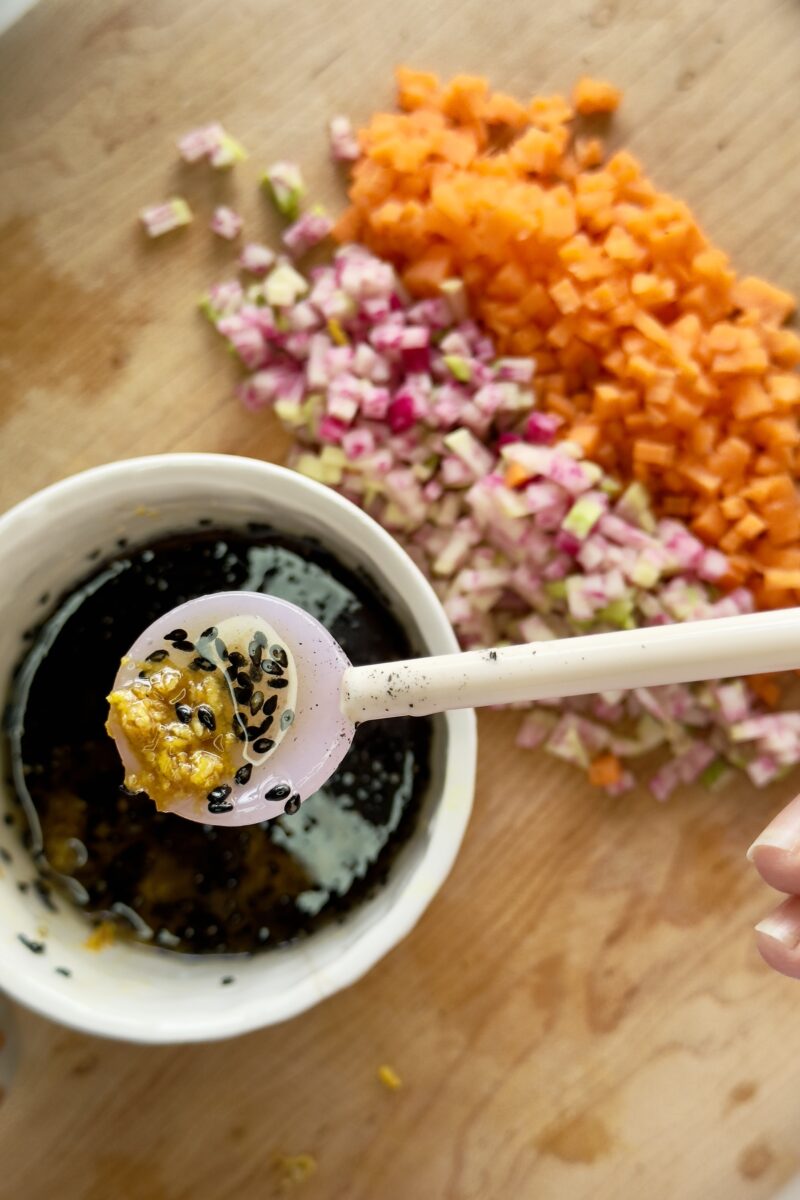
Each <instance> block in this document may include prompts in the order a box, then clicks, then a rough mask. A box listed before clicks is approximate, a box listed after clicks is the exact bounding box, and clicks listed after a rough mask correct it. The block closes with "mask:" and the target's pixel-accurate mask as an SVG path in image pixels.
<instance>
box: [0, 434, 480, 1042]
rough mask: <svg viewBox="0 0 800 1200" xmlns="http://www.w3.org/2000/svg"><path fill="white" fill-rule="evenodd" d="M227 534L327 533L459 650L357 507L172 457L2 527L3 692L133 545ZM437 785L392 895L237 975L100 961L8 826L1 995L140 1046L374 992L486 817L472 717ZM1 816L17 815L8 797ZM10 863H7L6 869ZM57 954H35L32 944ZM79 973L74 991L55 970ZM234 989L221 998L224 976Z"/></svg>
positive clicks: (453, 734)
mask: <svg viewBox="0 0 800 1200" xmlns="http://www.w3.org/2000/svg"><path fill="white" fill-rule="evenodd" d="M201 518H211V519H212V520H213V521H214V523H215V524H216V523H220V524H234V525H236V524H243V523H244V522H246V521H263V522H268V523H270V524H273V525H275V526H276V527H278V528H279V529H282V530H285V531H286V532H292V533H300V534H303V533H305V534H314V535H316V536H317V537H319V538H320V539H321V540H322V541H323V543H324V544H325V545H326V546H327V547H329V548H330V549H331V550H333V551H334V553H335V554H336V555H337V556H338V557H339V558H340V559H341V561H343V562H344V563H346V564H348V565H350V566H355V567H358V566H361V567H363V568H366V569H367V570H368V572H369V574H370V576H371V577H372V578H373V579H374V580H375V582H376V583H377V584H378V585H379V587H380V588H381V590H382V591H383V592H384V593H385V595H386V597H387V599H388V601H389V605H390V607H391V608H392V609H393V611H394V612H395V613H396V614H397V616H398V617H399V618H400V620H401V621H402V623H403V624H404V625H405V627H406V628H407V629H408V630H409V632H410V634H411V638H412V641H414V642H416V643H417V644H418V648H419V650H420V652H422V653H431V654H443V653H449V652H450V651H452V650H455V649H456V648H457V647H456V641H455V637H454V635H453V632H452V630H451V628H450V625H449V623H448V621H447V618H446V617H445V615H444V612H443V610H442V607H441V605H440V604H439V601H438V600H437V598H436V596H435V594H434V592H433V590H432V589H431V587H430V586H429V584H428V583H427V581H426V580H425V578H424V576H423V575H422V574H421V573H420V571H419V570H418V569H417V568H416V566H414V564H413V563H412V562H411V560H410V559H409V558H408V556H407V555H406V554H405V553H404V552H403V551H402V550H401V549H400V548H399V547H398V546H397V544H396V543H395V542H394V540H393V539H392V538H391V537H390V536H389V535H388V534H387V533H385V532H384V531H383V530H382V529H381V528H380V527H379V526H378V525H377V524H376V523H375V522H374V521H372V520H371V519H370V518H369V517H367V516H365V515H364V513H362V512H361V511H360V510H359V509H358V508H356V507H355V506H354V505H352V504H350V503H348V502H347V501H346V500H343V499H342V498H341V497H339V496H337V495H336V494H335V493H334V492H332V491H329V490H328V489H327V488H323V487H321V486H320V485H318V484H316V483H313V482H311V481H309V480H307V479H305V478H303V477H302V476H300V475H297V474H294V473H293V472H289V471H286V470H284V469H283V468H281V467H276V466H272V465H270V464H267V463H263V462H256V461H254V460H252V459H247V458H235V457H232V456H227V455H216V454H171V455H159V456H157V457H153V458H139V459H131V460H128V461H126V462H118V463H112V464H110V465H108V466H104V467H98V468H96V469H94V470H91V471H86V472H84V473H82V474H80V475H75V476H73V477H71V478H69V479H65V480H63V481H62V482H61V483H57V484H54V485H53V486H52V487H49V488H46V489H45V490H44V491H42V492H39V493H37V494H36V495H34V496H32V497H30V499H28V500H25V501H24V502H23V503H22V504H19V505H17V507H16V508H13V509H11V511H10V512H7V513H6V514H5V515H4V516H3V517H1V518H0V579H2V581H3V588H2V598H0V663H2V664H3V669H2V672H1V673H0V675H1V676H2V677H0V692H2V693H3V694H5V691H6V688H7V685H8V678H9V673H10V671H11V669H12V667H13V665H14V664H15V662H16V661H17V660H18V658H19V655H20V650H21V645H22V642H21V637H22V634H23V631H24V630H25V629H26V628H28V627H29V626H30V625H31V624H32V623H34V622H35V621H36V619H37V615H42V616H43V615H45V613H46V610H47V604H48V602H47V601H41V600H40V598H41V597H43V596H45V595H46V594H49V595H50V596H51V597H55V596H57V595H58V594H59V593H60V592H62V591H64V590H66V589H68V588H69V587H70V586H71V585H72V584H74V583H75V582H76V581H77V580H78V579H79V578H80V577H81V576H82V575H84V574H85V573H86V572H87V571H88V570H89V567H90V564H89V562H88V561H87V556H89V555H91V554H93V553H95V552H96V551H98V550H99V551H100V552H101V553H102V554H103V555H110V554H112V553H113V552H114V550H115V547H116V540H117V538H119V537H127V538H129V539H131V541H132V542H134V543H136V542H139V543H141V542H142V541H145V540H148V539H150V538H152V537H154V536H156V535H158V534H162V533H168V532H173V531H176V530H181V529H189V528H192V527H196V525H197V522H198V520H199V519H201ZM435 726H436V729H435V734H434V745H433V764H432V766H433V770H432V780H431V785H430V787H429V790H428V795H427V797H426V800H425V802H424V805H423V810H422V813H421V815H420V819H419V822H418V825H417V828H416V831H415V833H414V835H413V837H412V838H411V839H410V840H409V842H408V843H407V844H406V846H405V847H404V848H403V850H402V851H401V853H400V854H399V855H398V858H397V860H396V861H395V863H394V864H393V868H392V871H391V873H390V877H389V880H388V883H387V884H386V885H385V886H384V887H383V888H382V889H381V890H380V891H379V892H378V893H377V894H376V895H375V896H374V897H373V898H372V899H371V900H368V901H367V902H365V903H364V904H362V905H361V906H359V907H358V908H357V909H356V910H355V911H354V912H353V913H352V914H350V916H349V917H348V919H347V920H346V921H345V922H344V923H343V924H342V925H336V924H331V925H330V926H329V927H326V928H323V929H321V930H320V931H319V932H317V933H315V934H313V935H312V936H311V937H310V938H308V939H307V940H306V941H303V942H300V943H298V944H297V945H296V946H293V947H291V948H288V949H283V950H277V951H274V952H265V953H263V954H261V955H256V956H255V957H253V958H250V959H246V960H241V961H238V960H237V962H236V966H235V969H233V968H232V967H231V963H230V960H226V959H223V958H215V957H211V956H210V957H206V958H191V959H190V958H183V957H181V956H179V955H175V954H168V953H162V952H159V951H157V950H154V949H151V948H148V947H142V946H138V945H124V944H118V945H113V946H111V947H109V948H108V949H106V950H103V951H91V950H87V949H86V947H85V946H84V942H85V940H86V936H87V927H86V924H85V921H84V920H83V919H81V917H80V916H79V914H77V913H76V912H74V911H71V910H70V908H69V906H67V905H65V903H64V902H63V901H59V902H58V909H59V911H58V913H56V914H54V913H51V912H48V911H47V910H46V909H45V908H44V906H43V905H42V903H41V901H40V900H39V898H38V897H37V895H36V894H35V892H34V891H33V890H32V889H29V890H28V891H27V892H26V893H24V894H23V893H21V892H20V891H19V889H18V888H17V883H18V881H20V880H26V879H31V878H32V877H33V875H34V872H33V868H32V865H31V863H30V860H29V859H28V857H27V855H26V853H25V851H24V850H23V849H22V848H21V846H20V845H19V842H18V841H17V838H16V834H15V833H14V831H13V830H12V829H11V828H9V827H7V826H6V825H5V824H0V847H1V848H3V849H5V851H6V857H7V856H8V854H10V855H11V856H12V860H13V861H12V862H11V864H10V865H8V864H7V863H6V864H5V865H3V864H0V989H4V990H5V991H7V992H8V993H9V994H10V995H11V996H13V997H14V998H15V999H17V1000H19V1001H21V1002H22V1003H23V1004H26V1005H28V1006H29V1007H31V1008H33V1009H35V1010H37V1011H38V1012H40V1013H43V1014H44V1015H46V1016H48V1017H51V1018H52V1019H53V1020H55V1021H60V1022H62V1023H64V1024H66V1025H71V1026H74V1027H76V1028H78V1029H82V1030H85V1031H87V1032H89V1033H96V1034H101V1035H104V1036H107V1037H117V1038H124V1039H128V1040H130V1041H138V1042H190V1041H202V1040H206V1039H212V1038H222V1037H229V1036H232V1035H235V1034H240V1033H244V1032H246V1031H248V1030H251V1029H256V1028H258V1027H260V1026H263V1025H270V1024H273V1023H275V1022H277V1021H282V1020H285V1019H286V1018H288V1017H292V1016H295V1015H296V1014H297V1013H300V1012H302V1011H303V1010H304V1009H306V1008H309V1007H310V1006H311V1005H313V1004H316V1003H317V1002H318V1001H319V1000H323V999H324V998H325V997H326V996H330V995H332V994H333V993H334V992H337V991H339V990H340V989H341V988H343V987H346V986H347V985H348V984H351V983H353V982H354V981H355V980H357V979H359V978H360V976H362V975H363V974H364V973H365V971H367V970H369V968H370V967H372V966H373V965H374V964H375V963H376V962H377V961H378V960H379V959H380V958H382V957H383V955H384V954H386V953H388V951H389V950H391V949H392V947H393V946H396V945H397V943H398V942H399V941H401V939H402V938H403V937H405V935H406V934H407V933H408V932H409V930H410V929H412V928H413V926H414V925H415V924H416V922H417V921H418V920H419V918H420V916H421V915H422V913H423V912H424V911H425V909H426V908H427V906H428V904H429V903H430V902H431V900H432V899H433V897H434V895H435V894H436V892H437V891H438V889H439V888H440V887H441V885H442V883H443V882H444V880H445V879H446V877H447V874H448V872H449V870H450V868H451V866H452V864H453V860H454V859H455V856H456V853H457V851H458V848H459V845H460V843H461V838H462V836H463V833H464V829H465V827H466V824H467V819H468V817H469V812H470V808H471V805H472V795H473V787H474V775H475V757H476V732H475V718H474V713H472V712H467V711H464V712H454V713H450V714H448V715H447V716H446V717H440V718H437V719H436V721H435ZM3 788H4V790H3V791H2V794H1V795H0V809H7V808H8V806H9V795H8V789H7V786H6V785H3ZM0 857H3V856H2V855H0ZM18 934H24V935H25V936H27V937H28V938H31V939H33V940H34V941H42V942H44V944H45V950H44V952H43V953H41V954H34V953H32V952H31V951H30V950H29V949H28V948H26V947H25V946H24V945H23V944H22V943H21V942H20V940H19V938H18ZM57 967H62V968H67V970H68V971H70V972H71V974H70V975H69V976H68V977H67V976H64V975H61V974H59V973H57V971H56V968H57ZM227 973H232V974H234V975H235V983H234V984H233V985H231V986H228V987H221V986H220V979H221V977H222V976H223V975H225V974H227Z"/></svg>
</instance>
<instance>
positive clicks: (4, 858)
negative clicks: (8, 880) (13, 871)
mask: <svg viewBox="0 0 800 1200" xmlns="http://www.w3.org/2000/svg"><path fill="white" fill-rule="evenodd" d="M13 861H14V860H13V858H12V857H11V855H10V854H9V852H8V850H6V848H5V846H0V862H4V863H5V864H6V866H7V867H10V866H11V864H12V862H13Z"/></svg>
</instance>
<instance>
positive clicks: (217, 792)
mask: <svg viewBox="0 0 800 1200" xmlns="http://www.w3.org/2000/svg"><path fill="white" fill-rule="evenodd" d="M230 794H231V788H230V785H229V784H227V783H221V784H220V785H219V787H215V788H214V789H213V791H210V792H209V793H208V795H207V796H206V799H207V800H227V799H228V796H230Z"/></svg>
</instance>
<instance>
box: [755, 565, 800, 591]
mask: <svg viewBox="0 0 800 1200" xmlns="http://www.w3.org/2000/svg"><path fill="white" fill-rule="evenodd" d="M764 582H765V583H766V584H767V585H768V586H769V587H777V588H800V570H798V569H797V568H795V569H794V570H781V568H780V567H770V568H769V569H768V570H766V571H765V572H764Z"/></svg>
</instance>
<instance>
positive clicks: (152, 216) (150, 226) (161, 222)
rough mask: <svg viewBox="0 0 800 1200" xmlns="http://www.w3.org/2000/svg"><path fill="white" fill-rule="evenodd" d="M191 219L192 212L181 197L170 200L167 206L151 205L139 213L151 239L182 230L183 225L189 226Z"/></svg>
mask: <svg viewBox="0 0 800 1200" xmlns="http://www.w3.org/2000/svg"><path fill="white" fill-rule="evenodd" d="M191 219H192V210H191V209H190V208H189V205H188V204H187V203H186V201H185V200H182V199H181V198H180V196H176V197H175V198H174V199H173V200H168V201H167V202H166V204H151V205H149V207H148V208H143V209H142V211H141V212H140V213H139V220H140V221H141V222H142V225H144V227H145V229H146V231H147V235H148V237H151V238H157V237H161V236H162V235H163V234H165V233H170V232H171V231H172V230H173V229H180V227H181V226H182V225H188V224H189V223H190V221H191Z"/></svg>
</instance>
